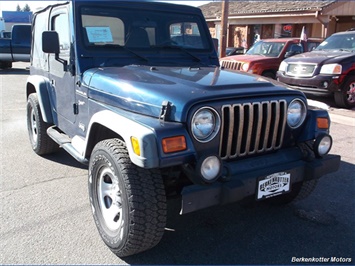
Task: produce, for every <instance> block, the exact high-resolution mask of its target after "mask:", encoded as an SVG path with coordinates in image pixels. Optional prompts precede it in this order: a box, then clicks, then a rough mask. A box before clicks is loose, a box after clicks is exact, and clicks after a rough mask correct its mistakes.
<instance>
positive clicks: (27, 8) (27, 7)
mask: <svg viewBox="0 0 355 266" xmlns="http://www.w3.org/2000/svg"><path fill="white" fill-rule="evenodd" d="M22 11H24V12H28V11H31V8H30V6H29V5H28V4H26V5H25V7H24V8H23V9H22Z"/></svg>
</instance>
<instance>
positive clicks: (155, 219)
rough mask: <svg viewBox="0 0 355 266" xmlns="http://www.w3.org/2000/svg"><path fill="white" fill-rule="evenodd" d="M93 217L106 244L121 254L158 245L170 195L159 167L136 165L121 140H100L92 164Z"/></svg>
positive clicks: (134, 252)
mask: <svg viewBox="0 0 355 266" xmlns="http://www.w3.org/2000/svg"><path fill="white" fill-rule="evenodd" d="M88 186H89V196H90V203H91V207H92V212H93V217H94V220H95V223H96V226H97V229H98V231H99V234H100V236H101V238H102V239H103V241H104V242H105V244H106V245H107V246H108V247H109V248H110V249H111V250H112V252H114V253H115V254H116V255H117V256H119V257H125V256H129V255H133V254H136V253H139V252H142V251H145V250H147V249H150V248H152V247H154V246H155V245H157V244H158V243H159V241H160V240H161V238H162V236H163V233H164V228H165V224H166V197H165V190H164V186H163V180H162V177H161V175H160V172H159V171H158V170H147V169H142V168H139V167H138V166H136V165H134V164H133V163H132V162H131V161H130V158H129V155H128V152H127V149H126V146H125V143H124V142H122V141H121V140H119V139H109V140H104V141H101V142H99V143H98V144H97V145H96V146H95V148H94V150H93V152H92V155H91V158H90V165H89V182H88Z"/></svg>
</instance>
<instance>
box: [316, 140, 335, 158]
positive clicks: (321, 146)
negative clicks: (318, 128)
mask: <svg viewBox="0 0 355 266" xmlns="http://www.w3.org/2000/svg"><path fill="white" fill-rule="evenodd" d="M332 144H333V140H332V137H331V136H329V135H328V134H323V135H320V136H318V138H317V139H316V141H315V142H314V151H315V153H316V155H317V157H322V156H324V155H326V154H328V153H329V151H330V149H331V148H332Z"/></svg>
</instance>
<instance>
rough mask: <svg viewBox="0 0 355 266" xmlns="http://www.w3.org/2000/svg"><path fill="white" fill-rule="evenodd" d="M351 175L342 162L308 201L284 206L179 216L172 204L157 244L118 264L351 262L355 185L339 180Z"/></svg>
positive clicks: (354, 168) (233, 206)
mask: <svg viewBox="0 0 355 266" xmlns="http://www.w3.org/2000/svg"><path fill="white" fill-rule="evenodd" d="M353 171H355V166H354V165H353V164H349V163H346V162H341V169H340V170H339V172H338V173H334V174H331V175H329V178H324V180H321V181H322V182H320V183H321V184H319V185H318V187H317V188H316V190H315V191H314V192H313V194H312V195H311V196H309V197H308V198H307V199H305V200H303V201H299V202H296V203H292V204H288V205H281V206H273V205H270V204H266V203H262V204H257V205H254V206H252V207H247V206H242V205H240V204H229V205H225V206H220V207H213V208H209V209H205V210H201V211H198V212H195V213H190V214H185V215H182V216H180V215H179V201H178V200H174V201H172V202H169V209H168V211H169V214H168V220H167V226H166V230H165V234H164V237H163V239H162V241H161V242H160V243H159V244H158V245H157V246H156V247H155V248H153V249H151V250H148V251H146V252H144V253H141V254H137V255H134V256H131V257H125V258H121V259H122V260H123V261H125V262H126V263H128V264H131V265H132V264H136V265H137V264H140V265H144V264H145V265H147V264H149V265H153V264H160V265H165V264H166V265H172V264H186V265H197V264H198V265H205V264H210V265H212V264H214V265H217V264H218V265H222V264H228V265H232V264H234V265H235V264H242V265H247V264H249V265H250V264H259V265H262V264H268V265H270V264H281V265H285V264H291V262H292V258H293V257H306V256H310V257H316V256H318V257H319V256H329V257H330V256H337V257H341V256H343V257H344V256H347V257H349V256H350V257H352V258H354V255H355V254H354V250H353V248H354V244H353V243H355V242H354V241H355V235H354V233H353V229H352V228H353V226H354V221H353V219H351V216H353V213H355V206H354V202H353V201H352V196H351V194H352V193H353V192H354V188H355V180H354V179H353V178H350V177H349V178H346V179H345V178H344V175H349V174H350V176H351V172H353ZM341 176H343V179H342V180H339V178H340V179H341ZM341 194H342V195H341ZM330 198H331V204H330V202H329V200H330ZM330 205H331V206H330ZM346 210H347V213H348V215H347V216H345V217H342V214H341V213H344V212H346ZM350 213H352V214H350ZM332 243H337V244H336V245H337V247H335V246H334V244H332Z"/></svg>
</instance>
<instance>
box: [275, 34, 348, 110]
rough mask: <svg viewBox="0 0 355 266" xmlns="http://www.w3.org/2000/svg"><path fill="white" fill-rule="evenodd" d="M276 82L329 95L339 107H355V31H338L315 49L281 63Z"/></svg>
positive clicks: (307, 91)
mask: <svg viewBox="0 0 355 266" xmlns="http://www.w3.org/2000/svg"><path fill="white" fill-rule="evenodd" d="M277 78H278V80H279V81H281V82H284V83H286V84H287V85H289V86H292V88H295V89H298V90H301V91H304V92H305V93H308V94H318V95H322V94H333V95H334V99H335V103H336V104H337V105H338V106H339V107H344V108H354V107H355V31H353V30H348V31H344V32H338V33H334V34H333V35H331V36H330V37H329V38H327V39H326V40H324V42H322V43H321V44H320V45H319V46H318V47H317V48H316V49H315V50H313V51H312V52H309V53H304V54H301V55H297V56H293V57H291V58H287V59H286V60H285V61H283V62H282V63H281V65H280V67H279V71H278V72H277Z"/></svg>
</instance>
